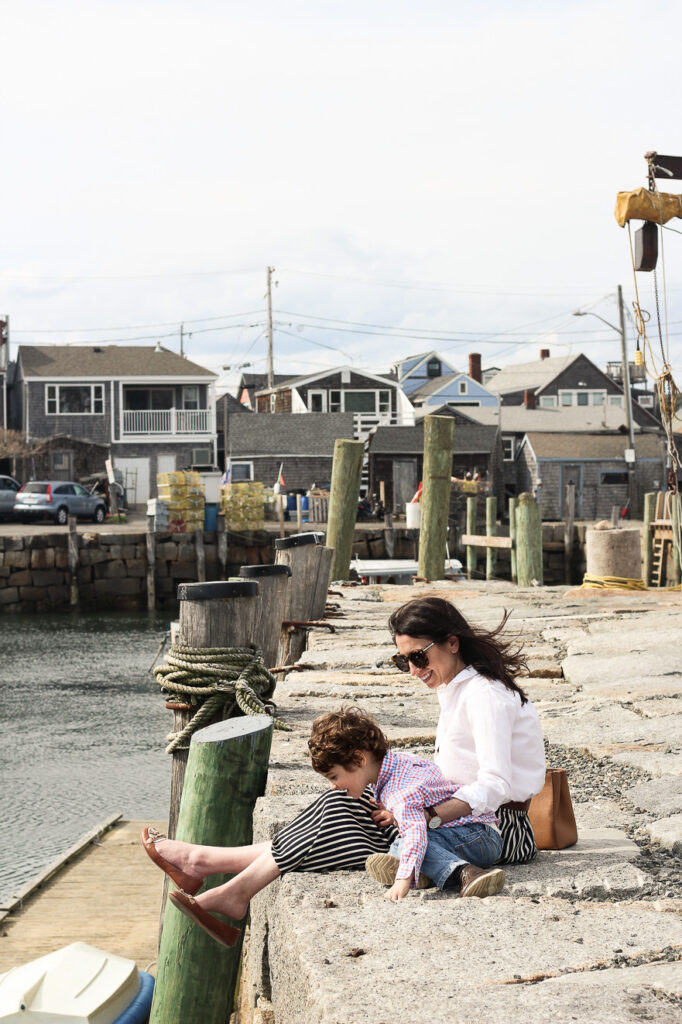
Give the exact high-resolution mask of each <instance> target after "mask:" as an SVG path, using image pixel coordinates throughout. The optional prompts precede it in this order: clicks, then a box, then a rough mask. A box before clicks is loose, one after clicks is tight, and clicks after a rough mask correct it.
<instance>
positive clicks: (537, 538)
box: [516, 493, 542, 587]
mask: <svg viewBox="0 0 682 1024" xmlns="http://www.w3.org/2000/svg"><path fill="white" fill-rule="evenodd" d="M516 551H517V555H516V568H517V572H518V583H519V586H520V587H530V586H532V585H533V582H535V583H538V584H540V585H542V520H541V518H540V506H539V504H538V503H537V501H536V500H535V498H534V497H533V495H532V494H528V493H524V494H519V497H518V504H517V506H516Z"/></svg>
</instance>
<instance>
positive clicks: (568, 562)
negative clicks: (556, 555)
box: [564, 484, 575, 585]
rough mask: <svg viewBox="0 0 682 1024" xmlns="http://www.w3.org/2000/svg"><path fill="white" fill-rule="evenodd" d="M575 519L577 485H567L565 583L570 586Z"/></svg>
mask: <svg viewBox="0 0 682 1024" xmlns="http://www.w3.org/2000/svg"><path fill="white" fill-rule="evenodd" d="M574 518H575V484H566V508H565V510H564V583H566V584H567V585H570V584H571V582H572V579H571V569H572V565H573V520H574Z"/></svg>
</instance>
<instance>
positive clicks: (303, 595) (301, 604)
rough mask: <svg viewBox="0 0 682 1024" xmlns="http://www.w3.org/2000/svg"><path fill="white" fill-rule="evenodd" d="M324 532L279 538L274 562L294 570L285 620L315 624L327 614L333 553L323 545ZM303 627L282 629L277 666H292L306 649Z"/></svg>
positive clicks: (292, 571)
mask: <svg viewBox="0 0 682 1024" xmlns="http://www.w3.org/2000/svg"><path fill="white" fill-rule="evenodd" d="M323 536H324V534H322V533H299V534H293V535H292V536H291V537H285V538H281V537H278V538H277V540H276V541H275V551H276V554H275V563H276V564H277V565H287V566H289V568H290V569H291V580H290V581H289V588H288V593H287V602H286V606H285V611H284V617H283V621H287V622H315V621H317V620H318V619H320V618H321V617H322V616H323V615H324V609H325V605H326V603H327V591H328V590H329V580H330V574H331V567H332V561H333V558H334V551H333V549H332V548H330V547H325V546H324V545H323V544H322V539H323ZM305 645H306V630H305V627H304V626H299V627H284V628H283V629H282V634H281V640H280V646H279V653H278V655H277V664H278V665H293V664H295V662H297V661H298V659H299V658H300V656H301V654H302V653H303V651H304V650H305Z"/></svg>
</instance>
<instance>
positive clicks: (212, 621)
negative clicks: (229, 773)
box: [168, 580, 258, 838]
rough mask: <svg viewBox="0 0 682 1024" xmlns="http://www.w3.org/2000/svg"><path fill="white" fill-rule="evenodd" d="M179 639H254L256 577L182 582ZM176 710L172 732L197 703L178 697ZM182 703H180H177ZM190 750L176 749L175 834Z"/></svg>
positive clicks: (171, 820)
mask: <svg viewBox="0 0 682 1024" xmlns="http://www.w3.org/2000/svg"><path fill="white" fill-rule="evenodd" d="M178 601H179V602H180V641H181V643H183V644H186V645H188V646H189V647H194V648H205V647H246V646H247V645H248V644H249V643H251V641H252V638H253V634H254V630H255V623H256V616H257V614H258V584H257V583H256V582H255V581H253V580H238V581H234V582H227V583H221V582H217V583H181V584H180V586H179V587H178ZM170 703H173V704H175V705H176V707H175V708H174V709H173V710H174V715H175V721H174V725H173V732H175V733H178V732H181V731H182V730H183V729H184V728H185V726H186V725H188V724H189V722H190V721H191V719H192V718H193V717H194V715H195V714H196V712H197V711H198V710H199V708H198V707H191V708H190V707H188V706H187V705H182V704H180V702H178V701H172V702H170ZM178 704H180V706H177V705H178ZM187 754H188V751H187V750H179V749H178V750H174V751H173V753H172V755H171V756H172V758H173V764H172V767H171V797H170V808H169V814H168V835H169V836H171V838H173V837H174V836H175V828H176V825H177V821H178V814H179V811H180V799H181V797H182V787H183V783H184V779H185V768H186V765H187Z"/></svg>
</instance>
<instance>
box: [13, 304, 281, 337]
mask: <svg viewBox="0 0 682 1024" xmlns="http://www.w3.org/2000/svg"><path fill="white" fill-rule="evenodd" d="M264 313H265V310H263V309H250V310H247V312H246V313H223V314H221V315H220V316H199V317H196V318H195V319H193V320H187V319H186V318H185V319H183V320H166V321H164V322H162V323H158V324H125V325H123V326H121V327H40V328H37V329H31V328H30V327H22V328H21V329H20V330H15V329H14V328H13V329H12V334H86V333H87V334H90V333H92V332H98V331H146V330H150V329H151V328H152V327H178V328H179V327H180V324H181V323H185V324H201V323H210V322H211V321H214V320H227V319H231V318H232V317H235V316H259V315H263V314H264Z"/></svg>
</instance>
